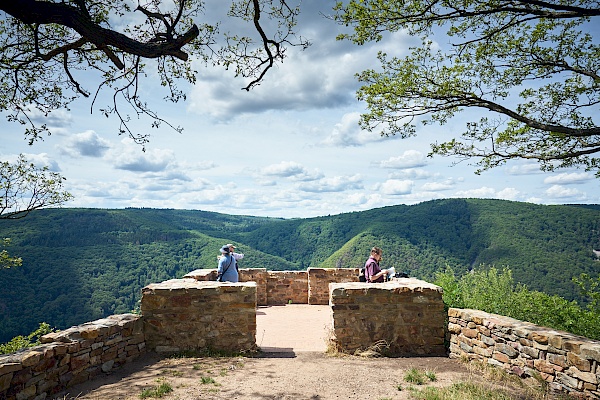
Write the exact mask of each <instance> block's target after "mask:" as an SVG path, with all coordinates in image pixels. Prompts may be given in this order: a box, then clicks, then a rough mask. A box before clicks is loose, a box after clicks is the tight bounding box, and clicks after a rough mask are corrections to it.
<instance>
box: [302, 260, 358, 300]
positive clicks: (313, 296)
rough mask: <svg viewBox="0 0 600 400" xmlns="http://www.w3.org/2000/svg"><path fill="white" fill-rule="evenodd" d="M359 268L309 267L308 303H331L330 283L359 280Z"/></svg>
mask: <svg viewBox="0 0 600 400" xmlns="http://www.w3.org/2000/svg"><path fill="white" fill-rule="evenodd" d="M358 273H359V269H358V268H309V269H308V304H314V305H317V304H318V305H325V304H329V284H330V283H344V282H358Z"/></svg>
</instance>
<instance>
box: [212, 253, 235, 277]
mask: <svg viewBox="0 0 600 400" xmlns="http://www.w3.org/2000/svg"><path fill="white" fill-rule="evenodd" d="M217 273H218V274H222V275H223V276H222V277H221V282H225V281H227V282H234V283H235V282H238V280H239V276H238V272H237V268H236V267H235V259H234V258H233V256H231V255H230V254H223V257H221V259H220V260H219V267H218V268H217Z"/></svg>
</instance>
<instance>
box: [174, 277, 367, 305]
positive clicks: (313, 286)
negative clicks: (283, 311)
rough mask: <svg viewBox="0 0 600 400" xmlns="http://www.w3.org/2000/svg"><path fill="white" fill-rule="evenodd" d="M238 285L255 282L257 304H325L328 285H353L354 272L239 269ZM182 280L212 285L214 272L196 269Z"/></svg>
mask: <svg viewBox="0 0 600 400" xmlns="http://www.w3.org/2000/svg"><path fill="white" fill-rule="evenodd" d="M239 273H240V282H256V286H257V287H256V290H257V291H256V293H257V304H258V305H259V306H266V305H283V304H289V303H290V302H291V303H293V304H329V284H330V283H333V282H337V283H343V282H357V281H358V268H309V269H308V270H307V271H267V270H266V269H265V268H241V269H240V270H239ZM183 278H184V279H188V278H189V279H195V280H197V281H214V280H215V279H217V270H216V269H197V270H194V271H191V272H189V273H187V274H186V275H185V276H184V277H183Z"/></svg>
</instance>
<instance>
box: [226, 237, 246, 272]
mask: <svg viewBox="0 0 600 400" xmlns="http://www.w3.org/2000/svg"><path fill="white" fill-rule="evenodd" d="M225 246H227V247H229V254H231V255H232V256H233V259H234V260H235V269H236V270H238V272H239V269H238V264H237V261H238V260H241V259H242V258H244V253H236V252H235V246H234V245H232V244H231V243H229V244H226V245H225Z"/></svg>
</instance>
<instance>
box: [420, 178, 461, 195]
mask: <svg viewBox="0 0 600 400" xmlns="http://www.w3.org/2000/svg"><path fill="white" fill-rule="evenodd" d="M455 186H456V183H455V182H454V181H453V180H452V179H446V180H445V181H443V182H427V183H425V184H423V186H421V190H425V191H428V192H439V191H442V190H450V189H452V188H454V187H455Z"/></svg>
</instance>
